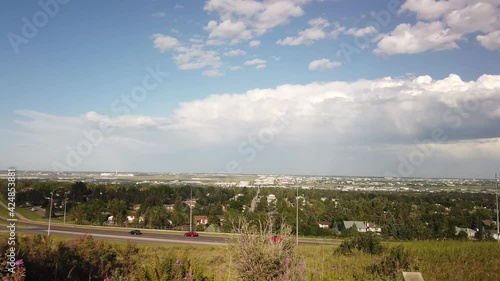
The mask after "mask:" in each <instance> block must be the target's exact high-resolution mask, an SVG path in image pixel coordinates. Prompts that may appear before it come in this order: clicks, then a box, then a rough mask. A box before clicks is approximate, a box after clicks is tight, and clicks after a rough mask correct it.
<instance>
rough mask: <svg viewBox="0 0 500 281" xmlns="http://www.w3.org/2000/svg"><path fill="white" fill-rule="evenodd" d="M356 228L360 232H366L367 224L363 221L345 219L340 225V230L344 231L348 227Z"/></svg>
mask: <svg viewBox="0 0 500 281" xmlns="http://www.w3.org/2000/svg"><path fill="white" fill-rule="evenodd" d="M351 228H353V229H355V230H356V231H358V232H366V231H367V229H366V224H365V222H363V221H343V222H342V225H341V226H340V231H344V230H347V229H351Z"/></svg>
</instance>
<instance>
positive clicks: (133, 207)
mask: <svg viewBox="0 0 500 281" xmlns="http://www.w3.org/2000/svg"><path fill="white" fill-rule="evenodd" d="M140 208H141V204H132V210H134V211H138V210H139V209H140Z"/></svg>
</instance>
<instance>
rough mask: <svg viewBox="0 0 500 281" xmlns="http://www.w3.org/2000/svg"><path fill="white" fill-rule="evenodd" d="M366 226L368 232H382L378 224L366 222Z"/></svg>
mask: <svg viewBox="0 0 500 281" xmlns="http://www.w3.org/2000/svg"><path fill="white" fill-rule="evenodd" d="M365 225H366V230H367V231H371V232H375V233H381V232H382V227H380V226H379V225H377V224H374V223H371V222H365Z"/></svg>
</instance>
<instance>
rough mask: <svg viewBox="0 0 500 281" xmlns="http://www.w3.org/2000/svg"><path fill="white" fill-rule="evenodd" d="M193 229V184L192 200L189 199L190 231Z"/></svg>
mask: <svg viewBox="0 0 500 281" xmlns="http://www.w3.org/2000/svg"><path fill="white" fill-rule="evenodd" d="M192 231H193V186H192V185H191V201H189V232H192Z"/></svg>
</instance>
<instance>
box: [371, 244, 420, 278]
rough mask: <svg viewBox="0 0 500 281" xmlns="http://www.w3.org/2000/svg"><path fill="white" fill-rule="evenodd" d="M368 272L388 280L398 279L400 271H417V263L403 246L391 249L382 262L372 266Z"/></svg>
mask: <svg viewBox="0 0 500 281" xmlns="http://www.w3.org/2000/svg"><path fill="white" fill-rule="evenodd" d="M369 269H370V271H371V273H372V274H375V275H378V276H382V277H388V278H390V279H396V278H399V277H400V276H401V275H399V274H400V273H401V272H402V271H418V270H419V266H418V261H417V259H415V258H413V257H412V256H411V255H410V252H409V251H408V250H406V249H405V248H404V247H403V246H401V245H399V246H397V247H394V248H391V249H390V251H389V253H387V254H385V255H384V257H383V258H382V260H381V261H380V262H379V263H378V264H375V265H373V266H371V267H370V268H369Z"/></svg>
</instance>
